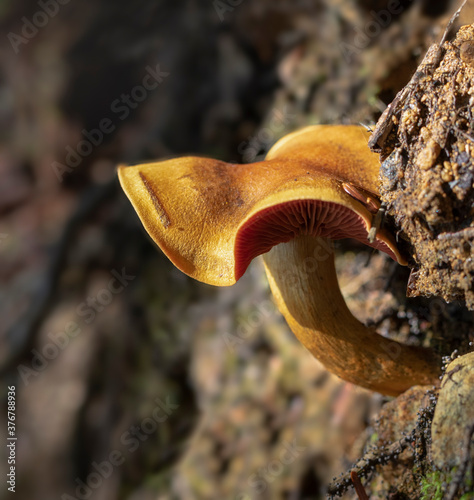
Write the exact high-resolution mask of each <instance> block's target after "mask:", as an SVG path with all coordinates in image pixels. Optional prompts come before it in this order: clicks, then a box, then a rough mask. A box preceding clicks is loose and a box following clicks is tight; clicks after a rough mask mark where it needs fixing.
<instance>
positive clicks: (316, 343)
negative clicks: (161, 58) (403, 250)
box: [119, 125, 440, 395]
mask: <svg viewBox="0 0 474 500" xmlns="http://www.w3.org/2000/svg"><path fill="white" fill-rule="evenodd" d="M368 135H369V134H368V133H367V132H366V131H365V130H364V129H363V128H361V127H358V126H322V125H321V126H312V127H307V128H305V129H303V130H301V131H298V132H295V133H292V134H289V135H287V136H286V137H284V138H283V139H282V140H280V141H279V142H278V143H277V144H275V146H274V147H273V148H272V149H271V150H270V152H269V153H268V155H267V158H266V160H265V161H262V162H258V163H254V164H245V165H234V164H228V163H224V162H222V161H218V160H212V159H207V158H197V157H186V158H178V159H173V160H167V161H162V162H159V163H148V164H143V165H137V166H132V167H124V166H121V167H119V178H120V183H121V185H122V187H123V189H124V191H125V193H126V194H127V196H128V197H129V199H130V201H131V202H132V205H133V206H134V208H135V210H136V211H137V213H138V216H139V217H140V219H141V221H142V223H143V225H144V226H145V229H146V230H147V231H148V233H149V234H150V236H151V237H152V238H153V240H154V241H155V242H156V243H157V244H158V245H159V246H160V248H161V249H162V250H163V252H164V253H165V254H166V255H167V256H168V257H169V259H170V260H171V261H172V262H173V263H174V264H175V265H176V266H177V267H178V268H179V269H181V270H182V271H183V272H184V273H186V274H188V275H189V276H191V277H193V278H195V279H197V280H200V281H203V282H205V283H209V284H211V285H221V286H222V285H224V286H226V285H232V284H234V283H235V282H236V281H237V280H238V279H239V278H240V277H241V276H242V275H243V274H244V272H245V270H246V269H247V267H248V265H249V263H250V262H251V260H252V259H253V258H255V257H256V256H258V255H260V254H264V257H263V258H264V264H265V269H266V273H267V276H268V279H269V282H270V287H271V290H272V292H273V295H274V297H275V300H276V302H277V304H278V307H279V309H280V311H281V312H282V314H283V315H284V317H285V318H286V321H287V322H288V324H289V326H290V328H291V329H292V331H293V332H294V334H295V335H296V337H297V338H298V339H299V340H300V341H301V343H302V344H303V345H304V346H305V347H306V348H307V349H308V350H309V351H310V352H311V353H312V354H313V356H314V357H316V358H317V359H318V360H320V361H321V362H322V363H323V364H324V365H325V366H326V368H327V369H328V370H330V371H331V372H333V373H335V374H336V375H338V376H339V377H341V378H343V379H344V380H347V381H349V382H352V383H355V384H358V385H361V386H363V387H367V388H369V389H373V390H375V391H378V392H381V393H383V394H389V395H396V394H399V393H401V392H403V391H405V390H406V389H408V388H409V387H411V386H412V385H416V384H435V383H437V381H438V375H439V370H440V368H439V366H440V361H439V359H438V357H437V356H435V355H434V354H433V353H432V351H430V350H428V349H425V348H421V347H413V346H407V345H403V344H400V343H398V342H394V341H391V340H389V339H387V338H385V337H382V336H381V335H379V334H377V333H376V332H375V331H374V330H373V329H372V328H369V327H367V326H365V325H363V324H362V323H361V322H360V321H358V320H357V319H356V318H355V317H354V316H353V315H352V313H351V312H350V311H349V309H348V308H347V306H346V303H345V301H344V298H343V297H342V295H341V292H340V290H339V285H338V282H337V277H336V272H335V268H334V256H333V253H332V249H331V245H330V242H329V240H332V239H340V238H355V239H357V240H359V241H361V242H363V243H365V244H367V245H369V246H372V247H374V248H376V249H379V250H382V251H383V252H385V253H387V254H388V255H389V256H390V257H392V258H393V259H394V260H396V261H398V262H399V263H400V264H406V262H405V261H404V259H403V257H402V256H401V255H400V253H399V251H398V249H397V247H396V245H395V243H394V241H393V238H392V236H391V235H390V234H389V233H388V232H386V231H384V230H378V231H377V233H376V236H375V238H374V239H373V242H372V243H370V242H369V241H368V239H367V237H368V233H369V231H370V229H371V226H372V222H373V218H374V217H373V213H374V211H376V210H377V208H378V206H379V204H378V199H377V195H378V188H377V184H378V171H379V161H378V155H376V154H374V153H371V152H370V150H369V149H368V147H367V140H368Z"/></svg>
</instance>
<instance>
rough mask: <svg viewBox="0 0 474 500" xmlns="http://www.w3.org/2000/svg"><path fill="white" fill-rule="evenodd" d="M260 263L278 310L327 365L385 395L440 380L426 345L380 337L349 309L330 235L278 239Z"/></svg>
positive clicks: (337, 372)
mask: <svg viewBox="0 0 474 500" xmlns="http://www.w3.org/2000/svg"><path fill="white" fill-rule="evenodd" d="M264 263H265V270H266V273H267V276H268V280H269V282H270V287H271V290H272V292H273V295H274V297H275V300H276V302H277V305H278V308H279V309H280V312H281V313H282V314H283V316H284V317H285V319H286V321H287V323H288V325H289V326H290V328H291V330H292V331H293V333H294V334H295V335H296V337H297V338H298V340H299V341H300V342H301V343H302V344H303V345H304V346H305V347H306V348H307V349H308V350H309V351H310V352H311V354H312V355H313V356H314V357H315V358H316V359H318V360H319V361H320V362H321V363H322V364H323V365H324V366H325V367H326V368H327V369H328V370H329V371H331V372H332V373H334V374H336V375H338V376H339V377H341V378H342V379H344V380H346V381H348V382H352V383H353V384H357V385H361V386H363V387H366V388H368V389H371V390H374V391H377V392H380V393H382V394H387V395H390V396H396V395H398V394H400V393H402V392H404V391H405V390H407V389H408V388H410V387H411V386H413V385H418V384H419V385H429V384H437V383H439V378H438V377H439V374H440V373H441V370H440V367H441V361H440V359H438V357H437V356H436V355H435V354H434V353H433V352H432V351H431V350H430V349H427V348H423V347H415V346H407V345H404V344H400V343H399V342H395V341H393V340H389V339H387V338H385V337H382V336H381V335H379V334H378V333H376V332H375V330H374V329H372V328H369V327H367V326H365V325H363V324H362V323H361V322H360V321H359V320H357V319H356V318H355V317H354V316H353V315H352V313H351V312H350V310H349V309H348V307H347V305H346V303H345V300H344V298H343V296H342V294H341V291H340V289H339V284H338V281H337V276H336V270H335V266H334V254H333V251H332V248H331V243H330V241H329V240H327V239H325V238H314V237H310V236H300V237H297V238H295V239H293V240H291V241H289V242H287V243H280V244H279V245H276V246H274V247H273V248H272V249H271V250H270V251H269V252H268V253H266V254H265V255H264Z"/></svg>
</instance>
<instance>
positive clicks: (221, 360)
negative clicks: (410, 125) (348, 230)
mask: <svg viewBox="0 0 474 500" xmlns="http://www.w3.org/2000/svg"><path fill="white" fill-rule="evenodd" d="M457 7H458V2H454V1H447V0H445V1H442V0H438V1H429V0H399V1H397V0H372V1H362V0H360V1H358V0H337V1H330V0H294V1H292V2H290V1H283V0H277V1H275V0H252V1H251V0H181V1H177V0H173V1H172V0H154V1H151V0H139V1H136V2H125V1H122V0H117V1H115V2H106V1H104V0H97V1H95V2H77V1H76V0H40V1H25V0H17V1H16V2H13V1H9V0H3V1H1V2H0V16H1V26H2V37H3V38H2V40H3V41H2V43H1V45H0V52H1V57H2V66H1V75H0V109H1V113H0V123H1V136H0V217H1V218H0V286H1V289H0V299H1V301H0V313H1V318H2V321H1V325H0V330H1V336H0V347H1V348H0V369H1V376H2V384H1V386H0V393H1V394H2V406H3V408H5V410H6V407H7V387H8V386H12V385H13V386H15V388H16V389H15V391H16V433H17V436H18V440H17V442H16V495H17V496H16V498H25V499H26V498H28V499H30V498H34V499H36V500H51V499H61V500H63V499H71V498H76V499H84V498H88V499H89V498H90V499H100V500H112V499H128V500H148V499H160V500H161V499H163V500H164V499H174V498H176V499H232V500H234V499H235V500H249V499H254V498H259V499H289V500H290V499H291V500H300V499H319V498H325V495H326V491H327V487H328V484H329V483H330V482H331V481H332V478H333V477H334V476H337V475H339V474H340V473H342V472H345V471H346V470H347V469H348V468H349V467H350V465H351V463H353V462H354V461H356V460H357V459H358V458H359V457H360V456H361V455H362V454H363V450H364V447H365V446H366V444H367V442H369V441H370V439H371V436H373V428H372V426H371V425H372V423H371V422H372V419H373V417H374V416H375V415H376V414H377V412H378V411H379V410H380V408H381V405H382V404H383V403H384V402H385V401H386V400H387V398H382V397H381V396H380V395H377V394H371V393H369V392H368V391H365V390H363V389H360V388H357V387H354V386H352V385H350V384H345V383H343V382H341V381H340V380H339V379H337V378H335V377H333V376H332V375H330V374H328V373H327V372H326V371H325V370H324V369H323V368H322V367H321V366H320V365H319V363H318V362H317V361H316V360H314V359H313V358H312V357H311V356H310V355H309V354H308V353H307V352H306V351H305V350H304V349H303V348H302V347H301V346H300V345H299V344H298V343H297V342H296V341H295V339H294V337H293V335H292V334H291V332H290V331H289V329H288V328H287V326H286V324H285V323H284V321H283V320H282V318H281V317H280V315H279V314H278V312H277V311H276V310H275V307H274V305H273V302H272V299H271V296H270V294H269V290H268V286H267V283H266V280H265V277H264V274H263V273H262V266H261V263H260V262H259V260H258V259H257V260H256V261H255V262H254V263H253V264H252V265H251V267H250V269H249V270H248V272H247V273H246V275H245V276H244V277H243V278H242V280H241V281H240V282H239V283H238V284H237V285H235V286H234V287H231V288H221V289H219V288H213V287H210V286H207V285H204V284H201V283H198V282H195V281H193V280H191V279H190V278H188V277H187V276H185V275H183V274H182V273H180V272H179V271H178V270H176V269H175V268H174V267H173V266H172V264H171V263H170V262H169V261H168V260H167V259H166V258H165V257H164V256H163V254H162V253H161V252H160V251H159V250H158V249H157V248H156V247H155V246H154V244H153V243H152V242H151V240H150V239H149V237H148V236H147V235H146V233H145V231H144V230H143V228H142V226H141V224H140V222H139V220H138V218H137V216H136V215H135V213H134V211H133V209H132V207H131V205H130V203H129V202H128V200H127V199H126V197H125V195H124V194H123V192H122V191H121V189H120V187H119V185H118V182H117V179H116V166H117V164H119V163H138V162H142V161H147V160H155V159H162V158H170V157H174V156H179V155H184V154H194V155H206V156H212V157H215V158H218V159H221V160H225V161H230V162H252V161H256V160H260V159H262V158H263V157H264V155H265V153H266V152H267V151H268V149H269V148H270V147H271V145H272V144H273V143H274V142H276V140H278V139H279V138H280V137H281V136H283V135H284V134H285V133H287V132H289V131H291V130H294V129H296V128H298V127H301V126H304V125H307V124H313V123H359V122H362V123H365V124H371V123H374V121H376V119H377V118H378V116H379V115H380V113H381V112H382V111H383V109H384V108H385V106H386V104H387V103H389V102H390V101H391V100H392V99H393V97H394V96H395V94H396V92H397V91H398V90H400V89H401V88H402V87H403V86H404V85H405V84H406V83H407V82H408V80H409V79H410V77H411V75H412V73H413V71H414V70H415V68H416V66H417V64H418V63H419V61H420V60H421V58H422V57H423V54H424V52H425V50H426V48H427V47H428V46H429V45H430V44H431V43H432V42H433V41H434V40H437V39H439V37H440V35H441V32H442V30H443V29H444V26H445V25H446V22H447V20H448V19H449V17H450V15H451V14H452V12H454V10H455V9H456V8H457ZM473 13H474V9H473V8H472V6H470V5H469V4H468V5H467V7H466V8H465V10H464V11H463V13H462V15H461V18H460V20H459V22H458V24H467V23H470V22H471V21H472V19H474V17H473ZM369 259H370V266H367V262H368V260H369ZM337 265H338V269H339V277H340V281H341V285H342V287H343V291H344V294H345V296H346V299H347V301H348V303H349V305H350V307H351V309H352V310H353V311H354V313H355V314H356V315H357V316H358V317H359V318H360V319H362V320H364V321H370V322H373V323H376V324H378V325H379V327H380V328H381V329H382V330H383V331H385V332H386V333H387V334H393V335H402V336H404V337H403V338H404V339H407V338H410V337H413V338H416V337H417V336H419V335H420V332H426V331H427V330H429V329H430V328H431V326H432V323H433V317H434V316H433V315H434V313H436V312H438V313H439V310H437V311H435V308H434V306H433V305H432V306H431V308H429V307H428V308H425V309H426V313H425V314H424V315H421V316H420V315H419V314H418V315H416V316H413V315H411V316H410V314H409V311H410V307H414V306H413V304H415V305H416V304H418V305H419V304H420V302H416V301H415V300H412V301H411V302H410V301H407V300H406V298H405V296H404V294H405V286H406V278H407V274H406V272H405V271H403V270H402V271H399V270H397V271H396V273H397V278H396V279H394V280H392V281H389V277H390V276H392V277H393V275H394V273H395V271H394V267H393V265H392V264H391V263H390V262H388V260H387V259H386V258H385V257H384V256H382V255H378V254H372V253H371V252H369V251H367V250H366V249H364V248H359V247H358V246H356V245H355V244H350V245H348V244H345V243H341V244H340V245H339V246H338V253H337ZM400 273H401V274H400ZM403 273H405V274H403ZM436 307H438V308H439V307H445V306H444V305H443V304H441V305H439V303H438V305H437V306H436ZM420 318H421V319H420ZM3 408H2V411H1V412H0V415H1V418H0V436H1V439H2V446H1V451H0V458H1V461H0V471H1V474H0V476H1V477H2V478H5V477H6V472H7V470H8V469H7V467H9V466H8V464H7V454H8V449H7V448H6V447H5V446H4V444H3V443H5V442H6V437H7V436H6V433H7V421H6V418H7V414H6V411H3ZM7 494H8V491H7V486H6V485H5V481H4V480H2V484H1V486H0V497H3V496H4V495H5V497H6V496H7ZM343 495H344V496H343V498H354V495H355V494H354V492H353V490H350V489H349V490H348V491H347V492H346V493H344V494H343ZM381 498H386V497H384V496H381ZM393 498H395V497H393ZM397 498H398V497H397Z"/></svg>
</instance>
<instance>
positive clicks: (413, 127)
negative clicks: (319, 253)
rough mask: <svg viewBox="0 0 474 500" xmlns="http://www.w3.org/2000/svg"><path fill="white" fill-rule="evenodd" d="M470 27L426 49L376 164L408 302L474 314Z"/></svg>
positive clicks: (473, 51) (473, 40)
mask: <svg viewBox="0 0 474 500" xmlns="http://www.w3.org/2000/svg"><path fill="white" fill-rule="evenodd" d="M473 84H474V25H471V26H463V27H462V28H461V29H460V30H459V31H458V33H457V35H456V38H455V39H454V40H453V41H447V42H445V43H444V44H443V46H442V47H439V46H438V45H436V44H435V45H433V46H432V47H431V48H430V50H429V51H428V53H427V55H426V57H425V59H424V60H423V62H422V63H421V65H420V66H419V68H418V70H417V73H416V76H415V78H414V79H413V80H412V83H411V84H410V85H409V87H408V88H407V89H406V90H407V91H406V92H405V95H404V96H403V97H404V98H403V99H402V101H400V102H398V103H397V102H395V101H394V108H395V107H396V109H393V115H392V117H391V120H392V129H391V131H390V133H389V135H388V137H387V139H386V141H385V143H384V144H383V147H382V153H381V157H382V160H383V163H382V168H381V188H382V201H383V202H384V203H386V204H387V206H388V213H389V214H390V215H392V216H393V217H394V218H395V221H396V224H397V225H398V226H399V228H400V229H401V231H400V234H399V237H400V239H402V240H405V241H406V242H407V245H406V249H407V252H409V254H410V256H411V257H412V266H413V269H412V272H411V276H410V280H409V283H408V295H409V296H419V295H424V296H431V295H437V296H439V297H442V298H443V299H445V300H446V301H448V302H449V301H453V300H458V299H460V300H464V301H465V302H466V305H467V307H468V308H469V309H471V310H472V309H474V291H473V280H474V260H473V258H472V256H473V243H474V208H473V202H474V189H473V182H474V163H473V158H474V149H473V146H474V144H473V143H474V131H473V126H474V125H473V121H472V113H473V109H474V85H473Z"/></svg>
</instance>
